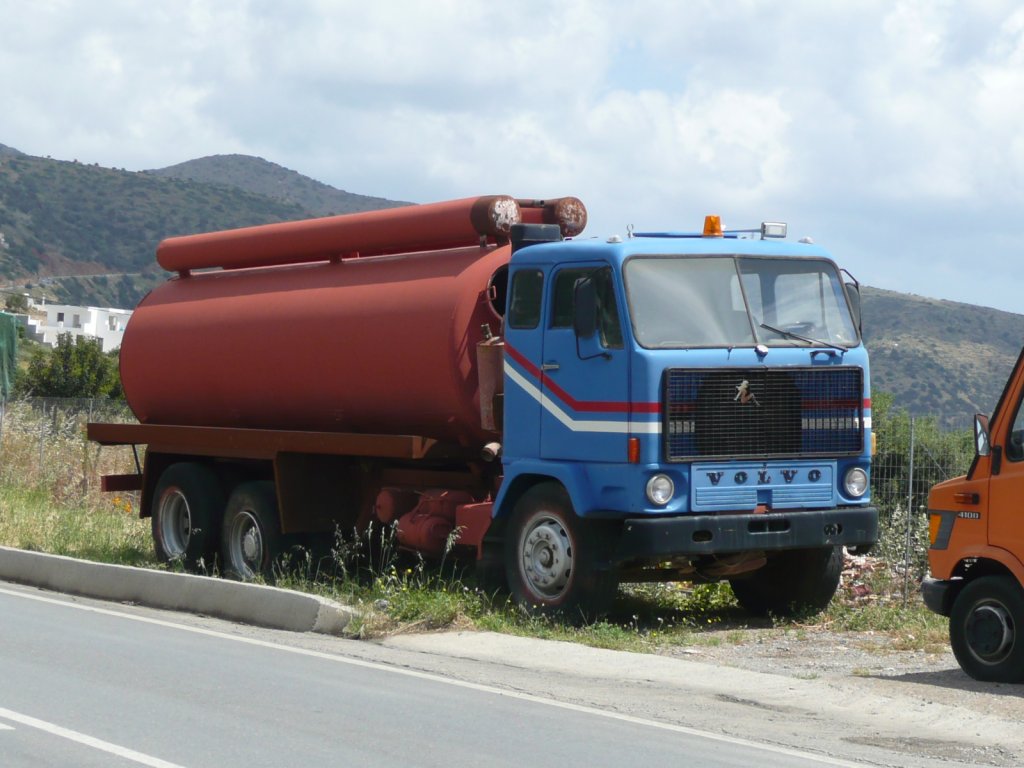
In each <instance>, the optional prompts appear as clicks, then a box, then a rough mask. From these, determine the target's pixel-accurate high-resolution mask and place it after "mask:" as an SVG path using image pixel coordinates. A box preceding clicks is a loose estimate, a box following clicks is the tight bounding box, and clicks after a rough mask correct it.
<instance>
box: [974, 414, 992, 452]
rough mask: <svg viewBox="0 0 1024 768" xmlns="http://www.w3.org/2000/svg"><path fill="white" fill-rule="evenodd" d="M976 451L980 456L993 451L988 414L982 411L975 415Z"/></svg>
mask: <svg viewBox="0 0 1024 768" xmlns="http://www.w3.org/2000/svg"><path fill="white" fill-rule="evenodd" d="M974 452H975V453H977V454H978V455H979V456H988V455H989V454H990V453H991V452H992V444H991V442H990V441H989V436H988V416H986V415H984V414H982V413H977V414H975V415H974Z"/></svg>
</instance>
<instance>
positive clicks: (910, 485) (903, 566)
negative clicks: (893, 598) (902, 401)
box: [871, 411, 974, 601]
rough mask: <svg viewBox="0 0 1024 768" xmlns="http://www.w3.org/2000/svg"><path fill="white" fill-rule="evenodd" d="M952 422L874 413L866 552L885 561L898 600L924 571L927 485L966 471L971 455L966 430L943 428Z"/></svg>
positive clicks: (970, 441) (971, 440)
mask: <svg viewBox="0 0 1024 768" xmlns="http://www.w3.org/2000/svg"><path fill="white" fill-rule="evenodd" d="M963 421H964V419H963V418H960V419H959V423H961V424H962V423H963ZM952 423H957V420H954V419H948V418H942V417H939V416H927V417H921V416H917V417H915V416H910V415H908V414H907V413H905V412H902V411H897V412H890V413H887V414H884V415H883V416H882V418H878V417H875V436H876V440H877V453H876V454H875V456H874V461H873V463H872V477H871V494H872V497H871V498H872V501H873V503H874V504H875V506H877V507H878V512H879V528H880V531H879V532H880V538H879V543H878V546H877V547H876V548H875V550H874V552H873V553H872V554H874V555H876V556H878V557H880V558H881V559H882V560H884V561H885V562H886V564H887V565H888V566H889V569H890V571H891V572H892V573H893V575H894V576H895V578H896V583H895V584H894V585H893V586H894V587H895V588H896V589H897V590H898V591H900V592H902V595H903V600H904V601H906V600H907V598H908V596H909V595H910V594H912V593H913V592H914V591H915V590H916V589H917V585H918V584H919V583H920V582H921V579H922V578H924V576H925V575H926V574H927V571H928V546H929V539H928V515H927V511H926V510H927V502H928V490H929V489H930V488H931V487H932V486H933V485H935V484H936V483H938V482H941V481H943V480H948V479H949V478H951V477H956V476H958V475H962V474H964V473H966V472H967V469H968V468H969V467H970V465H971V461H972V460H973V459H974V442H973V437H972V432H971V431H970V430H969V429H967V428H960V429H949V428H948V425H949V424H952Z"/></svg>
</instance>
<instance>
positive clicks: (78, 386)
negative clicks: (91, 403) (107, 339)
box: [16, 333, 123, 397]
mask: <svg viewBox="0 0 1024 768" xmlns="http://www.w3.org/2000/svg"><path fill="white" fill-rule="evenodd" d="M116 354H117V353H116V352H115V353H112V354H104V353H103V348H102V345H101V343H100V341H99V339H92V338H88V337H86V336H74V337H73V336H72V335H71V334H70V333H62V334H60V335H59V336H58V337H57V346H56V347H55V348H53V349H52V350H51V349H47V348H40V349H37V350H35V351H34V353H33V355H32V358H31V359H30V360H29V364H28V369H27V370H26V371H25V372H24V373H22V374H21V375H20V376H19V377H18V381H17V385H16V391H17V393H18V394H20V395H22V396H26V397H122V396H123V395H122V392H121V379H120V375H119V374H118V368H117V357H116Z"/></svg>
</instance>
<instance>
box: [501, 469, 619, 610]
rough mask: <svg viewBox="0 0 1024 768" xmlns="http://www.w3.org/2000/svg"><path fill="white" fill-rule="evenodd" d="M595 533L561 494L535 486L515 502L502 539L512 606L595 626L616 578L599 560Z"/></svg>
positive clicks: (600, 543)
mask: <svg viewBox="0 0 1024 768" xmlns="http://www.w3.org/2000/svg"><path fill="white" fill-rule="evenodd" d="M608 543H609V542H608V540H607V537H605V536H602V535H601V532H600V529H598V528H597V527H595V526H593V525H588V524H587V523H586V522H584V521H582V520H580V519H579V518H578V517H576V514H575V513H574V512H573V509H572V502H571V501H570V499H569V495H568V494H567V493H566V491H565V489H564V488H563V487H562V486H561V485H559V484H557V483H542V484H540V485H536V486H534V487H533V488H531V489H530V490H528V491H527V492H526V493H525V494H523V496H522V498H520V499H519V501H518V503H517V504H516V506H515V509H514V510H513V512H512V518H511V520H510V521H509V525H508V527H507V529H506V536H505V576H506V580H507V582H508V587H509V591H510V592H511V594H512V598H513V599H514V600H515V602H516V603H518V604H519V605H521V606H523V607H524V608H526V609H527V610H530V611H533V612H535V613H539V614H562V615H564V616H567V617H571V618H576V619H583V620H586V621H591V620H594V619H596V618H598V617H600V616H602V615H603V614H605V613H607V611H608V608H609V607H610V605H611V602H612V600H613V599H614V597H615V592H616V589H617V587H618V578H617V573H616V572H615V570H614V569H613V568H611V567H610V566H609V565H607V564H606V563H602V562H601V557H600V555H601V554H602V553H603V551H604V550H605V549H606V548H607V545H608Z"/></svg>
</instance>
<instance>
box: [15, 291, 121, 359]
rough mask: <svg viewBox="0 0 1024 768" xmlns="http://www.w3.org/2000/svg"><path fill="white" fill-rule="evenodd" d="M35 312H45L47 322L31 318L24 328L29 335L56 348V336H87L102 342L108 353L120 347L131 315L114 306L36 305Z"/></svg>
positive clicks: (33, 306) (104, 349)
mask: <svg viewBox="0 0 1024 768" xmlns="http://www.w3.org/2000/svg"><path fill="white" fill-rule="evenodd" d="M32 308H33V309H34V310H35V311H36V312H45V313H46V319H45V320H41V319H38V318H36V317H32V316H29V318H28V323H27V326H26V328H25V332H26V336H28V337H29V338H31V339H33V340H35V341H40V342H42V343H43V344H49V345H50V346H51V347H55V346H57V337H58V336H59V335H60V334H62V333H70V334H71V335H72V336H88V337H90V338H94V339H99V340H100V343H101V344H102V347H103V351H104V352H109V351H110V350H112V349H117V348H118V347H120V346H121V338H122V337H123V336H124V328H125V326H126V325H127V324H128V318H129V317H131V316H132V311H131V310H130V309H114V308H112V307H76V306H73V305H71V304H36V303H35V302H32Z"/></svg>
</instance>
